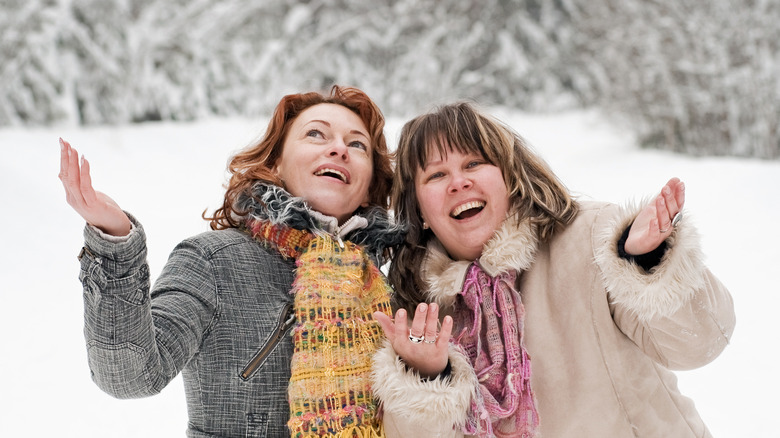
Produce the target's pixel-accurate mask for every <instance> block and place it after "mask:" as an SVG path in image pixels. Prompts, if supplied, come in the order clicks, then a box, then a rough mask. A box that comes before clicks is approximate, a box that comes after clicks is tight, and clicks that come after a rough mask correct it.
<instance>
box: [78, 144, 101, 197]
mask: <svg viewBox="0 0 780 438" xmlns="http://www.w3.org/2000/svg"><path fill="white" fill-rule="evenodd" d="M79 181H80V184H79V189H80V191H81V196H82V197H83V198H84V203H85V204H86V205H87V206H93V205H95V202H97V194H96V193H95V189H94V188H92V176H90V174H89V161H87V158H86V157H84V155H82V156H81V173H80V174H79Z"/></svg>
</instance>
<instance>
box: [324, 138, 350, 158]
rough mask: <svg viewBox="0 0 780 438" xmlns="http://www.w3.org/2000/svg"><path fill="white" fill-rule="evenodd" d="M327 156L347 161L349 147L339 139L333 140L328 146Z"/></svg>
mask: <svg viewBox="0 0 780 438" xmlns="http://www.w3.org/2000/svg"><path fill="white" fill-rule="evenodd" d="M328 156H329V157H337V158H341V159H342V160H344V161H348V160H349V147H348V146H347V144H346V143H345V142H344V140H343V139H341V138H335V139H333V141H332V142H331V143H330V145H329V146H328Z"/></svg>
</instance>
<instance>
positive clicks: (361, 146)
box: [276, 103, 373, 223]
mask: <svg viewBox="0 0 780 438" xmlns="http://www.w3.org/2000/svg"><path fill="white" fill-rule="evenodd" d="M371 153H372V150H371V140H370V137H369V134H368V130H367V129H366V126H365V124H364V123H363V121H362V120H361V119H360V117H358V115H357V114H355V113H354V112H352V111H350V110H349V109H347V108H346V107H344V106H341V105H337V104H332V103H322V104H318V105H314V106H311V107H309V108H307V109H306V110H304V111H303V112H301V113H300V114H299V115H298V117H296V119H295V120H294V121H293V122H292V124H291V125H290V130H289V132H288V133H287V137H286V138H285V140H284V146H283V149H282V155H281V157H280V158H279V160H278V162H277V163H276V173H277V175H278V176H279V178H280V179H281V180H282V181H283V184H284V187H285V189H287V191H288V192H290V193H291V194H292V195H293V196H297V197H301V198H303V199H304V200H305V201H306V202H307V203H308V204H309V206H311V207H312V208H313V209H314V210H317V211H319V212H320V213H323V214H326V215H328V216H333V217H335V218H336V219H338V221H339V223H342V222H344V221H345V220H347V219H348V218H349V217H350V216H352V214H353V213H354V212H355V210H357V208H358V207H360V206H367V205H368V199H369V195H368V189H369V186H370V185H371V178H372V175H373V165H372V161H371Z"/></svg>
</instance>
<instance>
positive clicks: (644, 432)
mask: <svg viewBox="0 0 780 438" xmlns="http://www.w3.org/2000/svg"><path fill="white" fill-rule="evenodd" d="M396 157H397V160H396V174H395V179H394V187H393V195H392V202H391V206H392V208H393V210H394V212H395V216H396V219H397V220H398V221H399V222H402V223H404V224H405V225H406V226H407V227H408V229H409V232H408V234H407V236H406V239H405V241H404V242H403V244H402V245H400V247H399V248H398V249H397V251H396V252H395V253H394V256H393V260H392V264H391V266H390V270H389V278H390V281H391V284H392V285H393V286H394V289H395V293H396V301H397V303H398V306H399V307H400V310H398V312H397V313H396V315H395V321H392V320H391V319H390V317H388V316H385V315H379V314H376V316H377V319H379V320H380V323H382V326H383V328H384V329H385V332H386V333H387V334H388V338H389V340H388V344H387V345H386V347H385V348H383V349H382V350H380V352H379V353H378V354H377V355H376V359H375V363H374V382H375V385H374V391H375V395H376V396H377V397H379V398H380V400H381V401H382V405H383V408H384V415H385V429H386V431H387V433H388V436H411V435H410V433H411V431H413V430H415V428H418V427H419V425H420V424H423V425H425V427H426V428H428V429H429V430H430V431H432V434H431V435H437V436H462V435H464V434H465V435H470V436H471V435H473V436H479V437H492V436H496V437H535V436H544V437H547V438H562V437H578V438H581V437H599V438H601V437H629V436H652V437H672V436H673V437H679V438H681V437H691V438H693V437H707V436H710V434H709V432H708V430H707V428H706V426H705V425H704V423H703V422H702V420H701V418H700V417H699V414H698V413H697V412H696V409H695V408H694V406H693V403H692V402H691V401H690V400H689V399H687V398H686V397H684V396H683V395H682V394H680V391H679V390H678V389H677V386H676V378H675V376H674V374H673V372H672V371H670V370H685V369H691V368H695V367H699V366H702V365H704V364H707V363H709V362H710V361H712V360H713V359H715V357H716V356H718V354H719V353H720V352H721V351H722V350H723V348H724V347H725V346H726V345H727V344H728V341H729V338H730V336H731V333H732V331H733V329H734V323H735V316H734V308H733V303H732V299H731V296H730V294H729V292H728V291H727V290H726V288H725V287H724V286H723V285H722V284H721V283H720V282H719V281H718V280H717V278H715V276H714V275H713V274H712V273H711V272H710V271H709V270H708V269H707V268H706V266H705V265H704V263H703V256H702V253H701V250H700V246H699V239H698V236H697V233H696V230H695V228H694V227H693V225H692V224H691V222H690V220H685V219H682V210H683V205H684V203H685V191H684V185H683V183H682V182H681V181H680V180H679V179H677V178H672V179H671V180H669V181H668V182H667V183H666V184H665V185H664V187H663V188H662V190H661V192H660V194H658V195H657V196H655V197H654V198H653V199H652V200H650V201H649V202H646V203H645V204H644V205H642V206H639V207H637V206H626V207H620V206H617V205H614V204H609V203H604V202H585V201H578V200H575V199H574V198H573V197H572V196H571V195H570V194H569V192H568V190H567V189H566V187H565V186H564V185H563V184H562V183H561V182H560V181H559V180H558V178H557V177H556V176H555V174H554V173H553V172H552V171H551V170H550V168H549V167H548V166H547V165H546V164H545V163H544V161H543V160H542V159H541V158H540V157H538V156H537V155H536V154H535V153H534V152H533V151H532V150H531V149H530V148H529V146H528V145H527V144H526V142H525V140H524V139H522V138H521V137H520V136H519V135H518V134H517V133H515V132H514V131H513V130H512V129H511V128H509V127H508V126H506V125H505V124H503V123H501V122H499V121H497V120H495V119H493V118H492V117H489V116H487V115H485V114H483V113H482V112H480V111H479V110H478V109H477V108H476V107H475V106H474V105H473V104H469V103H458V104H452V105H445V106H443V107H440V108H438V109H437V110H436V111H434V112H432V113H429V114H424V115H421V116H419V117H417V118H415V119H413V120H411V121H410V122H408V123H406V125H405V126H404V127H403V129H402V132H401V139H400V144H399V146H398V149H397V151H396ZM407 312H415V313H414V317H413V319H412V323H411V326H410V327H407ZM439 314H442V315H446V316H445V317H444V319H443V322H442V331H441V333H440V334H439V339H436V338H435V337H436V332H437V330H438V324H439V318H438V316H439ZM450 327H452V328H451V333H452V342H451V343H450V346H449V349H446V348H441V345H439V344H440V341H441V338H442V337H448V335H449V331H450ZM434 341H435V342H434Z"/></svg>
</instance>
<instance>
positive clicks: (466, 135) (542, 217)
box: [389, 102, 578, 311]
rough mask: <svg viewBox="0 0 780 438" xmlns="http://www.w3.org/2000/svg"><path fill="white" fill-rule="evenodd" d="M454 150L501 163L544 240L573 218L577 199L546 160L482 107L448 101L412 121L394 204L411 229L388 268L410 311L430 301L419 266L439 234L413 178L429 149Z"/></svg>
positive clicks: (399, 156) (514, 197)
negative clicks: (429, 223) (427, 224)
mask: <svg viewBox="0 0 780 438" xmlns="http://www.w3.org/2000/svg"><path fill="white" fill-rule="evenodd" d="M450 151H457V152H460V153H464V154H471V153H473V154H477V155H481V156H482V157H483V158H484V159H485V160H486V161H488V162H489V163H490V164H492V165H494V166H497V167H498V168H499V169H501V173H502V175H503V177H504V183H505V184H506V187H507V191H508V192H509V202H510V207H509V209H510V214H512V215H515V216H516V217H517V219H518V220H530V221H531V223H532V225H533V226H534V229H535V230H536V232H537V233H538V236H537V238H538V239H539V241H540V242H541V241H544V240H546V239H549V238H550V237H551V236H552V235H553V234H554V233H555V232H556V230H557V229H559V228H561V227H563V226H565V225H567V224H569V223H570V222H571V221H572V220H573V219H574V217H575V216H576V214H577V211H578V205H577V203H576V201H575V200H574V198H573V197H572V196H571V194H570V193H569V191H568V190H567V189H566V187H565V186H564V185H563V183H562V182H561V181H560V180H559V179H558V177H557V176H556V175H555V174H554V173H553V171H552V170H551V169H550V167H549V166H548V165H547V163H545V162H544V160H543V159H542V158H541V157H539V156H538V155H537V154H536V153H535V152H534V151H533V150H531V148H530V147H529V146H528V144H527V143H526V141H525V140H524V139H523V138H522V137H520V135H519V134H517V133H516V132H515V131H514V130H512V128H510V127H509V126H507V125H505V124H504V123H502V122H500V121H498V120H496V119H494V118H492V117H490V116H488V115H486V114H484V113H482V112H480V111H479V110H478V109H477V108H476V106H474V105H473V104H471V103H468V102H460V103H455V104H451V105H445V106H441V107H439V108H437V109H436V110H435V111H433V112H431V113H428V114H423V115H421V116H418V117H416V118H414V119H412V120H410V121H409V122H407V123H406V124H405V125H404V126H403V128H402V130H401V136H400V140H399V144H398V149H397V150H396V151H395V162H396V171H395V175H394V178H393V189H392V192H391V208H392V209H393V210H394V214H395V218H396V222H398V223H402V224H404V225H405V226H406V227H407V229H408V234H407V236H406V239H405V241H404V243H403V244H401V245H400V246H399V247H398V248H396V250H395V251H394V256H393V260H392V263H391V265H390V270H389V279H390V283H391V284H392V285H393V287H394V288H395V292H396V297H395V304H396V305H397V306H398V307H404V308H406V309H407V310H409V311H412V309H413V308H414V307H415V306H416V305H417V303H419V302H423V301H426V299H425V295H424V291H425V289H426V287H425V284H424V283H423V281H422V280H421V278H420V266H421V265H422V262H423V259H424V257H425V252H426V246H427V244H428V242H429V241H430V240H431V239H432V238H433V237H434V235H433V232H432V231H431V230H426V229H423V225H422V217H421V215H420V208H419V200H418V199H417V195H416V190H415V185H414V182H415V180H416V176H417V172H418V171H420V170H424V169H425V167H426V164H427V163H428V157H429V156H430V154H433V153H438V154H441V156H442V157H446V156H447V153H448V152H450Z"/></svg>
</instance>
